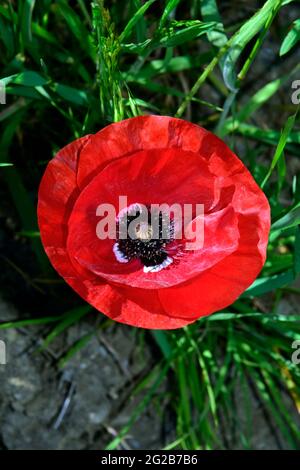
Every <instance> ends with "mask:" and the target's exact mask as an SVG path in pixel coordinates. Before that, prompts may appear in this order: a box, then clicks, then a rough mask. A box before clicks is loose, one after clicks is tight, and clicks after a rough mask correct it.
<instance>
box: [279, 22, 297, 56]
mask: <svg viewBox="0 0 300 470" xmlns="http://www.w3.org/2000/svg"><path fill="white" fill-rule="evenodd" d="M299 40H300V19H299V20H296V21H294V23H293V25H292V27H291V29H290V31H289V32H288V33H287V35H286V37H285V38H284V40H283V42H282V44H281V47H280V51H279V55H280V56H283V55H284V54H287V53H288V52H289V51H290V50H291V49H292V47H294V46H295V44H297V42H298V41H299Z"/></svg>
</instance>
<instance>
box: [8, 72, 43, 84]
mask: <svg viewBox="0 0 300 470" xmlns="http://www.w3.org/2000/svg"><path fill="white" fill-rule="evenodd" d="M1 80H2V81H3V82H4V83H5V85H8V84H9V83H14V84H15V85H23V86H29V87H36V86H43V85H46V83H47V82H48V80H46V79H45V78H44V77H43V76H42V75H40V74H39V73H37V72H34V71H31V70H27V71H25V72H21V73H18V74H14V75H10V76H9V77H3V78H1Z"/></svg>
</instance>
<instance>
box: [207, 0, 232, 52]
mask: <svg viewBox="0 0 300 470" xmlns="http://www.w3.org/2000/svg"><path fill="white" fill-rule="evenodd" d="M201 13H202V17H203V20H204V21H205V22H210V21H213V22H215V23H216V31H209V32H208V33H207V37H208V40H209V42H211V43H212V44H213V45H214V46H216V47H218V48H221V47H223V46H224V45H225V44H226V42H227V36H226V34H225V30H224V26H223V23H222V18H221V16H220V13H219V10H218V6H217V3H216V0H206V1H205V2H201Z"/></svg>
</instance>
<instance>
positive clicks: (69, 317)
mask: <svg viewBox="0 0 300 470" xmlns="http://www.w3.org/2000/svg"><path fill="white" fill-rule="evenodd" d="M90 310H91V307H90V306H89V305H84V306H82V307H77V308H74V309H72V310H70V311H69V312H67V313H65V314H64V316H63V317H62V320H61V321H60V322H59V323H58V325H57V326H55V328H54V329H53V330H52V331H51V333H49V334H48V336H47V337H46V338H45V339H44V341H43V343H42V345H41V348H40V349H43V348H46V347H47V346H48V345H49V344H50V343H51V341H53V340H54V338H56V337H57V336H58V335H59V334H61V333H62V332H63V331H64V330H65V329H67V328H69V327H70V326H72V325H74V324H75V323H77V322H78V321H79V320H80V319H81V318H82V317H84V316H85V315H87V313H89V312H90Z"/></svg>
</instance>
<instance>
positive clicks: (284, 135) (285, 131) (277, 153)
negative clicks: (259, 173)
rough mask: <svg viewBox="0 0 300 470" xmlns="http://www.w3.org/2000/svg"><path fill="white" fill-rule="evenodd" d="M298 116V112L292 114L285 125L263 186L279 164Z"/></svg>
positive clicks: (262, 185)
mask: <svg viewBox="0 0 300 470" xmlns="http://www.w3.org/2000/svg"><path fill="white" fill-rule="evenodd" d="M296 116H297V113H295V114H293V115H292V116H290V117H289V118H288V120H287V122H286V124H285V126H284V129H283V131H282V134H281V136H280V139H279V142H278V145H277V148H276V151H275V154H274V157H273V160H272V162H271V166H270V168H269V171H268V173H267V174H266V176H265V178H264V180H263V182H262V184H261V187H262V188H263V187H264V186H265V184H266V182H267V181H268V179H269V178H270V176H271V174H272V171H273V170H274V168H275V166H276V165H277V162H278V160H279V158H280V157H281V155H282V152H283V151H284V148H285V146H286V144H287V140H288V137H289V134H290V132H291V130H292V129H293V127H294V123H295V119H296Z"/></svg>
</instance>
